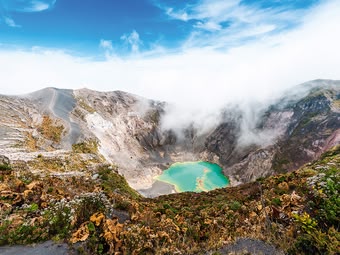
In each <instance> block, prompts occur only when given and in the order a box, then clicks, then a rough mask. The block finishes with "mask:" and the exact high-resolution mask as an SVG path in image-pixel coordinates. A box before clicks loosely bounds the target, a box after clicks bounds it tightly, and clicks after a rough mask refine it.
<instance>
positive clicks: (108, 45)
mask: <svg viewBox="0 0 340 255" xmlns="http://www.w3.org/2000/svg"><path fill="white" fill-rule="evenodd" d="M317 3H318V1H317V0H303V1H302V0H300V1H296V0H294V1H293V0H286V1H279V0H269V1H268V0H267V1H264V0H260V1H254V0H244V1H235V0H228V1H226V0H223V1H222V0H190V1H174V0H166V1H160V0H124V1H120V0H0V13H1V18H0V20H1V23H0V31H1V33H0V42H1V43H2V45H3V47H6V46H7V47H22V48H26V49H29V48H32V47H34V46H39V47H46V48H57V49H63V50H65V51H70V52H72V54H77V55H86V56H97V57H99V56H100V55H101V54H102V56H104V54H103V53H104V52H105V50H109V51H111V53H114V54H117V55H119V56H126V55H129V54H131V53H134V54H135V53H137V52H138V53H143V52H150V51H152V50H155V49H157V48H162V49H164V50H166V51H172V52H176V51H181V50H183V48H185V47H213V48H216V49H227V48H228V47H231V46H235V45H240V44H243V43H246V42H249V41H250V40H256V39H258V38H259V37H264V36H266V35H271V34H274V33H278V32H281V31H282V30H287V29H292V28H294V27H295V26H298V25H299V24H300V22H301V17H302V16H303V14H304V13H306V12H307V11H308V9H309V8H311V7H313V6H314V5H315V4H317ZM100 42H102V43H100Z"/></svg>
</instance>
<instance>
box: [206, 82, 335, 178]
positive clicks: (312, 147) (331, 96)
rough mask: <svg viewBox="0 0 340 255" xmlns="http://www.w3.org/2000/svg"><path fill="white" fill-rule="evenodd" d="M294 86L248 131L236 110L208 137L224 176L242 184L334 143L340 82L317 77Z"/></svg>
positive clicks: (292, 166)
mask: <svg viewBox="0 0 340 255" xmlns="http://www.w3.org/2000/svg"><path fill="white" fill-rule="evenodd" d="M296 90H297V91H298V92H296V93H294V91H293V92H290V93H289V94H287V95H285V96H283V97H282V98H280V99H279V100H278V101H277V102H275V103H274V104H272V105H270V106H269V107H268V108H267V109H264V110H263V111H262V113H261V114H260V116H259V117H258V119H257V121H256V122H255V123H252V125H253V128H252V129H251V130H246V131H244V127H243V126H242V125H244V124H242V121H243V120H244V119H245V118H246V117H245V116H244V114H243V113H242V112H241V113H239V114H238V115H236V117H235V115H231V116H232V118H230V115H229V116H228V118H227V119H226V121H225V122H224V123H222V124H220V125H219V126H218V127H217V128H216V129H215V130H214V131H213V132H212V133H211V135H210V136H208V137H207V139H206V142H205V146H206V151H208V152H209V154H210V157H211V155H217V156H218V163H219V164H221V165H223V166H224V173H225V174H226V175H227V176H230V177H233V178H235V179H236V181H239V182H241V183H245V182H249V181H254V180H256V179H257V178H259V177H263V176H269V175H272V174H275V173H284V172H287V171H291V170H294V169H297V168H298V167H300V166H301V165H303V164H305V163H307V162H310V161H312V160H314V159H316V158H318V157H319V156H320V155H321V153H323V152H325V151H326V150H328V149H329V148H331V147H332V146H335V145H337V144H339V142H340V104H339V102H340V101H339V99H340V82H337V81H324V80H317V81H313V82H309V83H306V84H302V85H301V86H298V87H297V88H296ZM215 158H216V157H215Z"/></svg>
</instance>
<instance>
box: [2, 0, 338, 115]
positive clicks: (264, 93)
mask: <svg viewBox="0 0 340 255" xmlns="http://www.w3.org/2000/svg"><path fill="white" fill-rule="evenodd" d="M339 13H340V4H339V0H258V1H255V0H188V1H175V0H163V1H162V0H0V77H1V82H0V94H22V93H29V92H32V91H35V90H38V89H41V88H44V87H49V86H52V87H58V88H69V89H79V88H83V87H87V88H90V89H94V90H99V91H113V90H123V91H128V92H132V93H135V94H138V95H141V96H144V97H148V98H154V99H159V100H165V101H170V102H174V103H175V104H177V105H182V106H185V107H192V108H195V110H196V111H195V114H196V113H197V114H199V112H201V113H206V112H207V111H208V110H209V109H210V113H211V112H212V111H213V110H215V109H217V108H220V107H222V106H223V105H225V104H227V103H229V102H232V101H238V102H244V101H249V100H258V101H261V102H264V101H268V100H269V99H271V98H273V96H274V95H278V94H279V93H281V92H282V91H283V90H285V89H287V88H290V87H292V86H295V85H297V84H300V83H303V82H306V81H309V80H313V79H319V78H322V79H338V80H340V72H339V66H340V50H339V45H340V32H339V27H340V15H339ZM207 99H208V100H207ZM210 99H213V100H210ZM207 109H208V110H207ZM181 112H184V111H181ZM188 112H189V111H188ZM176 114H177V113H175V115H176ZM190 114H191V113H190ZM192 116H193V114H191V115H190V118H191V117H192ZM177 117H179V115H178V114H177ZM182 117H183V120H185V119H188V117H187V116H184V115H182Z"/></svg>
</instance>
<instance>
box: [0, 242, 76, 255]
mask: <svg viewBox="0 0 340 255" xmlns="http://www.w3.org/2000/svg"><path fill="white" fill-rule="evenodd" d="M0 254H1V255H47V254H48V255H73V254H76V253H74V252H72V251H71V250H69V247H68V245H67V244H65V243H61V244H57V243H54V242H52V241H47V242H45V243H41V244H36V245H34V246H23V245H14V246H2V247H0Z"/></svg>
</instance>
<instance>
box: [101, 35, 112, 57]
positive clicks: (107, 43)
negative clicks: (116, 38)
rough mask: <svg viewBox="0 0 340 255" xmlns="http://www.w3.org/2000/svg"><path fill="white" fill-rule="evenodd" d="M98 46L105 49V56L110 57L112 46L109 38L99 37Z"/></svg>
mask: <svg viewBox="0 0 340 255" xmlns="http://www.w3.org/2000/svg"><path fill="white" fill-rule="evenodd" d="M99 47H100V48H102V49H103V50H104V51H105V57H106V58H110V57H112V55H113V46H112V41H111V40H104V39H101V40H100V42H99Z"/></svg>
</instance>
